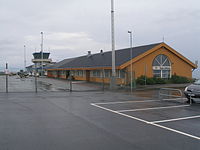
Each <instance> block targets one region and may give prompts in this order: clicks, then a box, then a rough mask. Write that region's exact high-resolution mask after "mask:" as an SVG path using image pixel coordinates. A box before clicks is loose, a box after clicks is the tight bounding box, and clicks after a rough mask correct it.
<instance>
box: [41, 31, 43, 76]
mask: <svg viewBox="0 0 200 150" xmlns="http://www.w3.org/2000/svg"><path fill="white" fill-rule="evenodd" d="M41 70H42V71H41V75H42V76H43V32H41Z"/></svg>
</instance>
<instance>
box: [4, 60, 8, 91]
mask: <svg viewBox="0 0 200 150" xmlns="http://www.w3.org/2000/svg"><path fill="white" fill-rule="evenodd" d="M5 74H6V93H8V63H6V70H5Z"/></svg>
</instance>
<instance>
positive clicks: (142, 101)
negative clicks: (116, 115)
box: [93, 100, 160, 105]
mask: <svg viewBox="0 0 200 150" xmlns="http://www.w3.org/2000/svg"><path fill="white" fill-rule="evenodd" d="M156 101H160V100H141V101H120V102H105V103H93V104H97V105H107V104H108V105H110V104H123V103H148V102H156Z"/></svg>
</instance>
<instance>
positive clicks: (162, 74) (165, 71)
mask: <svg viewBox="0 0 200 150" xmlns="http://www.w3.org/2000/svg"><path fill="white" fill-rule="evenodd" d="M152 65H153V76H154V77H156V78H170V76H171V62H170V61H169V59H168V57H167V56H165V55H163V54H161V55H158V56H156V58H155V59H154V60H153V64H152Z"/></svg>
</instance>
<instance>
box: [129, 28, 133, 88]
mask: <svg viewBox="0 0 200 150" xmlns="http://www.w3.org/2000/svg"><path fill="white" fill-rule="evenodd" d="M128 34H129V35H130V61H131V69H130V72H131V92H132V91H133V83H132V82H133V62H132V59H133V58H132V57H133V52H132V51H133V43H132V42H133V34H132V31H128Z"/></svg>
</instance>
